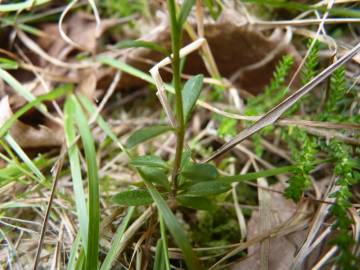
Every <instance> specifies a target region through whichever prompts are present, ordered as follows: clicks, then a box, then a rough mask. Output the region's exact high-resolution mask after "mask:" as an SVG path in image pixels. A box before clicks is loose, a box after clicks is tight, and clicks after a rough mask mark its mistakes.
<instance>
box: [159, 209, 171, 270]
mask: <svg viewBox="0 0 360 270" xmlns="http://www.w3.org/2000/svg"><path fill="white" fill-rule="evenodd" d="M159 223H160V234H161V242H162V253H163V263H164V264H165V269H166V270H170V262H169V254H168V245H167V235H166V228H165V223H164V219H163V218H162V216H161V214H159Z"/></svg>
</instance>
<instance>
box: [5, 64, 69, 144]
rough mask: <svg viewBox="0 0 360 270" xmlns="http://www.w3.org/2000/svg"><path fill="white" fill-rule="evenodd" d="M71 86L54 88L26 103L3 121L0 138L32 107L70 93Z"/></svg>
mask: <svg viewBox="0 0 360 270" xmlns="http://www.w3.org/2000/svg"><path fill="white" fill-rule="evenodd" d="M0 72H1V69H0ZM72 88H73V86H72V85H70V84H66V85H64V86H61V87H57V88H55V89H54V90H53V91H51V92H50V93H48V94H45V95H41V96H38V97H36V98H35V99H34V100H33V101H31V102H29V103H27V104H26V105H24V106H22V107H21V108H20V109H19V110H17V111H16V112H15V113H14V114H13V115H12V116H11V117H10V118H9V119H8V120H6V121H5V123H4V124H3V125H2V126H1V127H0V138H1V137H3V136H4V135H5V133H6V132H7V131H8V130H9V128H11V126H12V125H13V124H14V123H15V122H16V121H17V119H18V118H19V117H21V116H22V115H24V114H25V113H26V112H28V111H29V110H31V109H32V108H34V107H37V106H38V105H40V104H41V103H42V102H44V101H52V100H55V99H57V98H59V97H61V96H63V95H65V94H66V93H68V92H70V91H71V90H72Z"/></svg>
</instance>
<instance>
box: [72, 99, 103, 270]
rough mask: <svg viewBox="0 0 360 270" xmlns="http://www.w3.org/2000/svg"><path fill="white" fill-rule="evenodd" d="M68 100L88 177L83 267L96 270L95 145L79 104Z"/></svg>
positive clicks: (97, 227)
mask: <svg viewBox="0 0 360 270" xmlns="http://www.w3.org/2000/svg"><path fill="white" fill-rule="evenodd" d="M70 100H71V102H72V103H73V104H74V107H75V120H76V123H77V126H78V128H79V133H80V137H81V142H82V145H83V148H84V152H85V160H86V167H87V176H88V189H89V191H88V192H89V196H88V207H89V209H88V211H89V223H88V224H89V227H88V228H89V230H88V243H87V253H86V263H85V266H86V269H97V265H98V256H99V254H98V253H99V231H100V198H99V197H100V196H99V174H98V166H97V162H96V151H95V144H94V140H93V137H92V134H91V131H90V128H89V125H88V120H87V118H86V117H85V114H84V112H83V111H82V108H81V105H80V103H79V102H78V101H77V100H76V98H75V96H70Z"/></svg>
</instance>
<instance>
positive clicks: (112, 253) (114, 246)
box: [100, 206, 135, 270]
mask: <svg viewBox="0 0 360 270" xmlns="http://www.w3.org/2000/svg"><path fill="white" fill-rule="evenodd" d="M134 210H135V207H133V206H132V207H129V208H128V212H127V214H126V216H125V218H124V219H123V221H122V222H121V225H120V226H119V228H118V229H117V230H116V233H115V236H114V237H113V240H112V243H111V247H110V249H109V252H108V253H107V255H106V257H105V260H104V262H103V264H102V265H101V268H100V270H110V269H111V265H112V264H113V263H114V262H115V260H116V258H117V257H118V255H119V254H118V253H119V252H118V251H119V248H120V245H119V243H120V241H121V238H122V236H123V234H124V232H125V229H126V228H127V226H128V224H129V221H130V219H131V217H132V215H133V213H134Z"/></svg>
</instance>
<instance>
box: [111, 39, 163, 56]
mask: <svg viewBox="0 0 360 270" xmlns="http://www.w3.org/2000/svg"><path fill="white" fill-rule="evenodd" d="M115 48H117V49H124V48H146V49H149V50H153V51H157V52H159V53H162V54H164V55H166V56H167V55H169V52H168V50H167V49H165V48H164V47H162V46H160V45H158V44H156V43H154V42H149V41H144V40H124V41H120V42H118V43H116V45H115Z"/></svg>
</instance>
